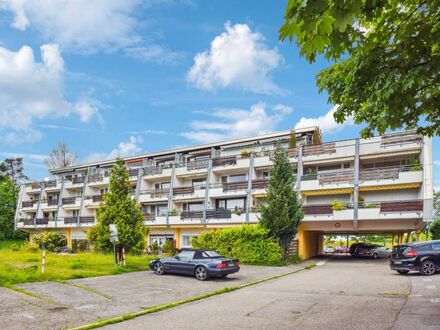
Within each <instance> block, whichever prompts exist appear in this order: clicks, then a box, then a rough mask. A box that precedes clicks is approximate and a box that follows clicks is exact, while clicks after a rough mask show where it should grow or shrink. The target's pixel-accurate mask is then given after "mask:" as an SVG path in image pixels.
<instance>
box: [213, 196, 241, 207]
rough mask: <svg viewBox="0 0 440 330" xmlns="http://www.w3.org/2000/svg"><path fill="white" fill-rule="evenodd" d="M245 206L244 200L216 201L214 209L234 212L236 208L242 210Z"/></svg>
mask: <svg viewBox="0 0 440 330" xmlns="http://www.w3.org/2000/svg"><path fill="white" fill-rule="evenodd" d="M245 206H246V198H231V199H217V201H216V207H217V208H218V209H229V210H234V209H236V208H239V209H244V208H245Z"/></svg>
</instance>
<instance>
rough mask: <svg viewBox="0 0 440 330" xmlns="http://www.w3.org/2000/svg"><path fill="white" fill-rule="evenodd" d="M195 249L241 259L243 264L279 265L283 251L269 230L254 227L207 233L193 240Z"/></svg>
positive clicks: (246, 226) (243, 226) (247, 226)
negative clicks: (212, 251) (269, 233)
mask: <svg viewBox="0 0 440 330" xmlns="http://www.w3.org/2000/svg"><path fill="white" fill-rule="evenodd" d="M191 244H192V246H193V247H194V248H195V249H209V250H214V251H216V252H218V253H220V254H222V255H224V256H225V257H228V258H233V259H239V260H240V262H242V263H245V264H246V263H247V264H259V265H279V264H281V263H282V257H281V249H280V246H279V245H278V244H277V242H276V241H275V239H274V238H272V237H269V235H268V230H266V229H264V228H262V227H260V226H259V225H257V226H252V225H242V226H238V227H234V228H227V229H219V230H215V231H206V232H203V233H201V234H200V235H199V236H198V237H197V238H193V239H192V240H191Z"/></svg>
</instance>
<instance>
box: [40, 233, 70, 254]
mask: <svg viewBox="0 0 440 330" xmlns="http://www.w3.org/2000/svg"><path fill="white" fill-rule="evenodd" d="M34 241H35V243H37V244H38V246H39V247H40V248H43V247H44V248H45V249H46V250H48V251H51V252H61V250H62V249H64V248H65V247H66V246H67V239H66V237H65V236H64V235H63V234H60V233H54V232H45V233H42V234H40V235H37V236H35V237H34Z"/></svg>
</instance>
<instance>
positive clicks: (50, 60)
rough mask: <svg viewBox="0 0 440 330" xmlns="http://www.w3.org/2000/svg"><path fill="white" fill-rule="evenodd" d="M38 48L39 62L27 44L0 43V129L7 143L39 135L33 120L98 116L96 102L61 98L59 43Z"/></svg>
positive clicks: (23, 140)
mask: <svg viewBox="0 0 440 330" xmlns="http://www.w3.org/2000/svg"><path fill="white" fill-rule="evenodd" d="M40 50H41V58H42V62H37V61H36V60H35V58H34V52H33V50H32V49H31V48H30V47H28V46H23V47H22V48H21V49H20V50H18V51H17V52H14V51H10V50H8V49H6V48H2V47H0V104H1V107H0V131H1V132H2V133H3V134H4V136H5V137H6V138H5V140H6V142H7V143H12V142H14V143H20V142H25V141H35V140H38V139H39V138H41V136H42V134H41V132H39V131H38V130H35V129H34V128H33V122H34V121H35V120H41V119H44V118H54V117H67V116H69V115H71V114H76V115H78V116H79V118H80V120H81V121H82V122H89V121H90V120H91V119H92V117H94V116H98V117H99V114H98V112H99V109H100V104H99V102H93V100H87V99H83V100H80V101H78V102H76V103H72V102H69V101H67V100H66V99H65V98H64V96H63V87H64V82H63V78H64V61H63V58H62V57H61V54H60V50H59V47H58V46H57V45H55V44H46V45H43V46H41V47H40Z"/></svg>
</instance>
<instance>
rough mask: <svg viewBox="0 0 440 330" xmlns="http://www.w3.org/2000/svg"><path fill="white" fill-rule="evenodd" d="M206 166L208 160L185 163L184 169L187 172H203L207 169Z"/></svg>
mask: <svg viewBox="0 0 440 330" xmlns="http://www.w3.org/2000/svg"><path fill="white" fill-rule="evenodd" d="M208 164H209V160H208V159H203V160H194V161H191V162H187V163H186V169H187V170H188V171H195V170H203V169H207V168H208Z"/></svg>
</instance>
